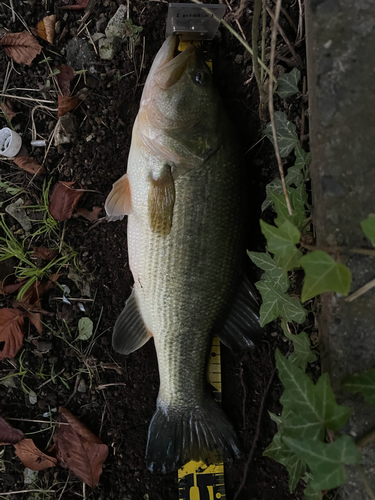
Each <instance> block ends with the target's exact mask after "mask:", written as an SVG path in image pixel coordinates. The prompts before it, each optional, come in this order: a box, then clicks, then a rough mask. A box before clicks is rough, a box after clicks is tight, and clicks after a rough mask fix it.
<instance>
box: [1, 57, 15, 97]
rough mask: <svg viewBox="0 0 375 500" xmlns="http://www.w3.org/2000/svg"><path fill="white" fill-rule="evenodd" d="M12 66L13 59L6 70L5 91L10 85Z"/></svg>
mask: <svg viewBox="0 0 375 500" xmlns="http://www.w3.org/2000/svg"><path fill="white" fill-rule="evenodd" d="M12 68H13V61H12V60H11V61H8V65H7V69H6V72H5V77H4V83H3V92H5V91H6V88H7V86H8V83H9V78H10V74H11V72H12Z"/></svg>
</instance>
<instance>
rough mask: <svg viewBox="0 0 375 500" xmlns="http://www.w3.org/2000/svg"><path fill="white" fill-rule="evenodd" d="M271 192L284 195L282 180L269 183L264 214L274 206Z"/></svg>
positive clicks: (263, 208)
mask: <svg viewBox="0 0 375 500" xmlns="http://www.w3.org/2000/svg"><path fill="white" fill-rule="evenodd" d="M271 192H273V193H276V194H282V193H283V186H282V184H281V179H274V180H273V181H271V182H269V183H268V184H267V186H266V199H265V200H264V202H263V203H262V206H261V210H262V212H264V211H265V210H266V209H267V208H268V207H269V206H271V205H272V198H271Z"/></svg>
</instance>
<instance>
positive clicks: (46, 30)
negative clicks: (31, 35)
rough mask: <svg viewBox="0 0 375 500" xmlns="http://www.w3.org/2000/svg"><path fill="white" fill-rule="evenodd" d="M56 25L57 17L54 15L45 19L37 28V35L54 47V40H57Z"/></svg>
mask: <svg viewBox="0 0 375 500" xmlns="http://www.w3.org/2000/svg"><path fill="white" fill-rule="evenodd" d="M55 24H56V16H55V14H52V15H51V16H47V17H44V18H43V19H42V20H41V21H39V23H38V24H37V27H36V32H37V35H38V36H40V38H43V40H46V41H47V42H48V43H50V44H51V45H53V40H54V38H55Z"/></svg>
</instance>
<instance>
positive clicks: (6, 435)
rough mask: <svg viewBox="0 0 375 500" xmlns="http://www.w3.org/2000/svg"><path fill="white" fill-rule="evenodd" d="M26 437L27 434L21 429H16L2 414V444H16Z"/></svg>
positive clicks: (0, 421) (0, 440)
mask: <svg viewBox="0 0 375 500" xmlns="http://www.w3.org/2000/svg"><path fill="white" fill-rule="evenodd" d="M24 437H25V434H24V433H23V432H22V431H20V430H19V429H15V428H14V427H12V426H11V425H10V424H8V422H7V421H6V420H5V419H4V418H3V417H1V416H0V445H3V444H16V443H18V441H21V439H23V438H24Z"/></svg>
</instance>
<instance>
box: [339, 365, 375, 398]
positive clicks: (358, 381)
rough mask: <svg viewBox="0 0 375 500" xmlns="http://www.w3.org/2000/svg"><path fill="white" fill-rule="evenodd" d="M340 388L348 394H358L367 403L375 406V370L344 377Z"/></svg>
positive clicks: (371, 369)
mask: <svg viewBox="0 0 375 500" xmlns="http://www.w3.org/2000/svg"><path fill="white" fill-rule="evenodd" d="M342 387H344V388H345V389H347V390H348V391H350V392H354V393H356V392H360V393H361V394H362V395H363V397H364V398H365V401H367V403H370V404H372V405H375V368H370V370H364V371H362V372H358V373H354V374H353V375H349V377H345V378H344V380H343V383H342Z"/></svg>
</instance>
